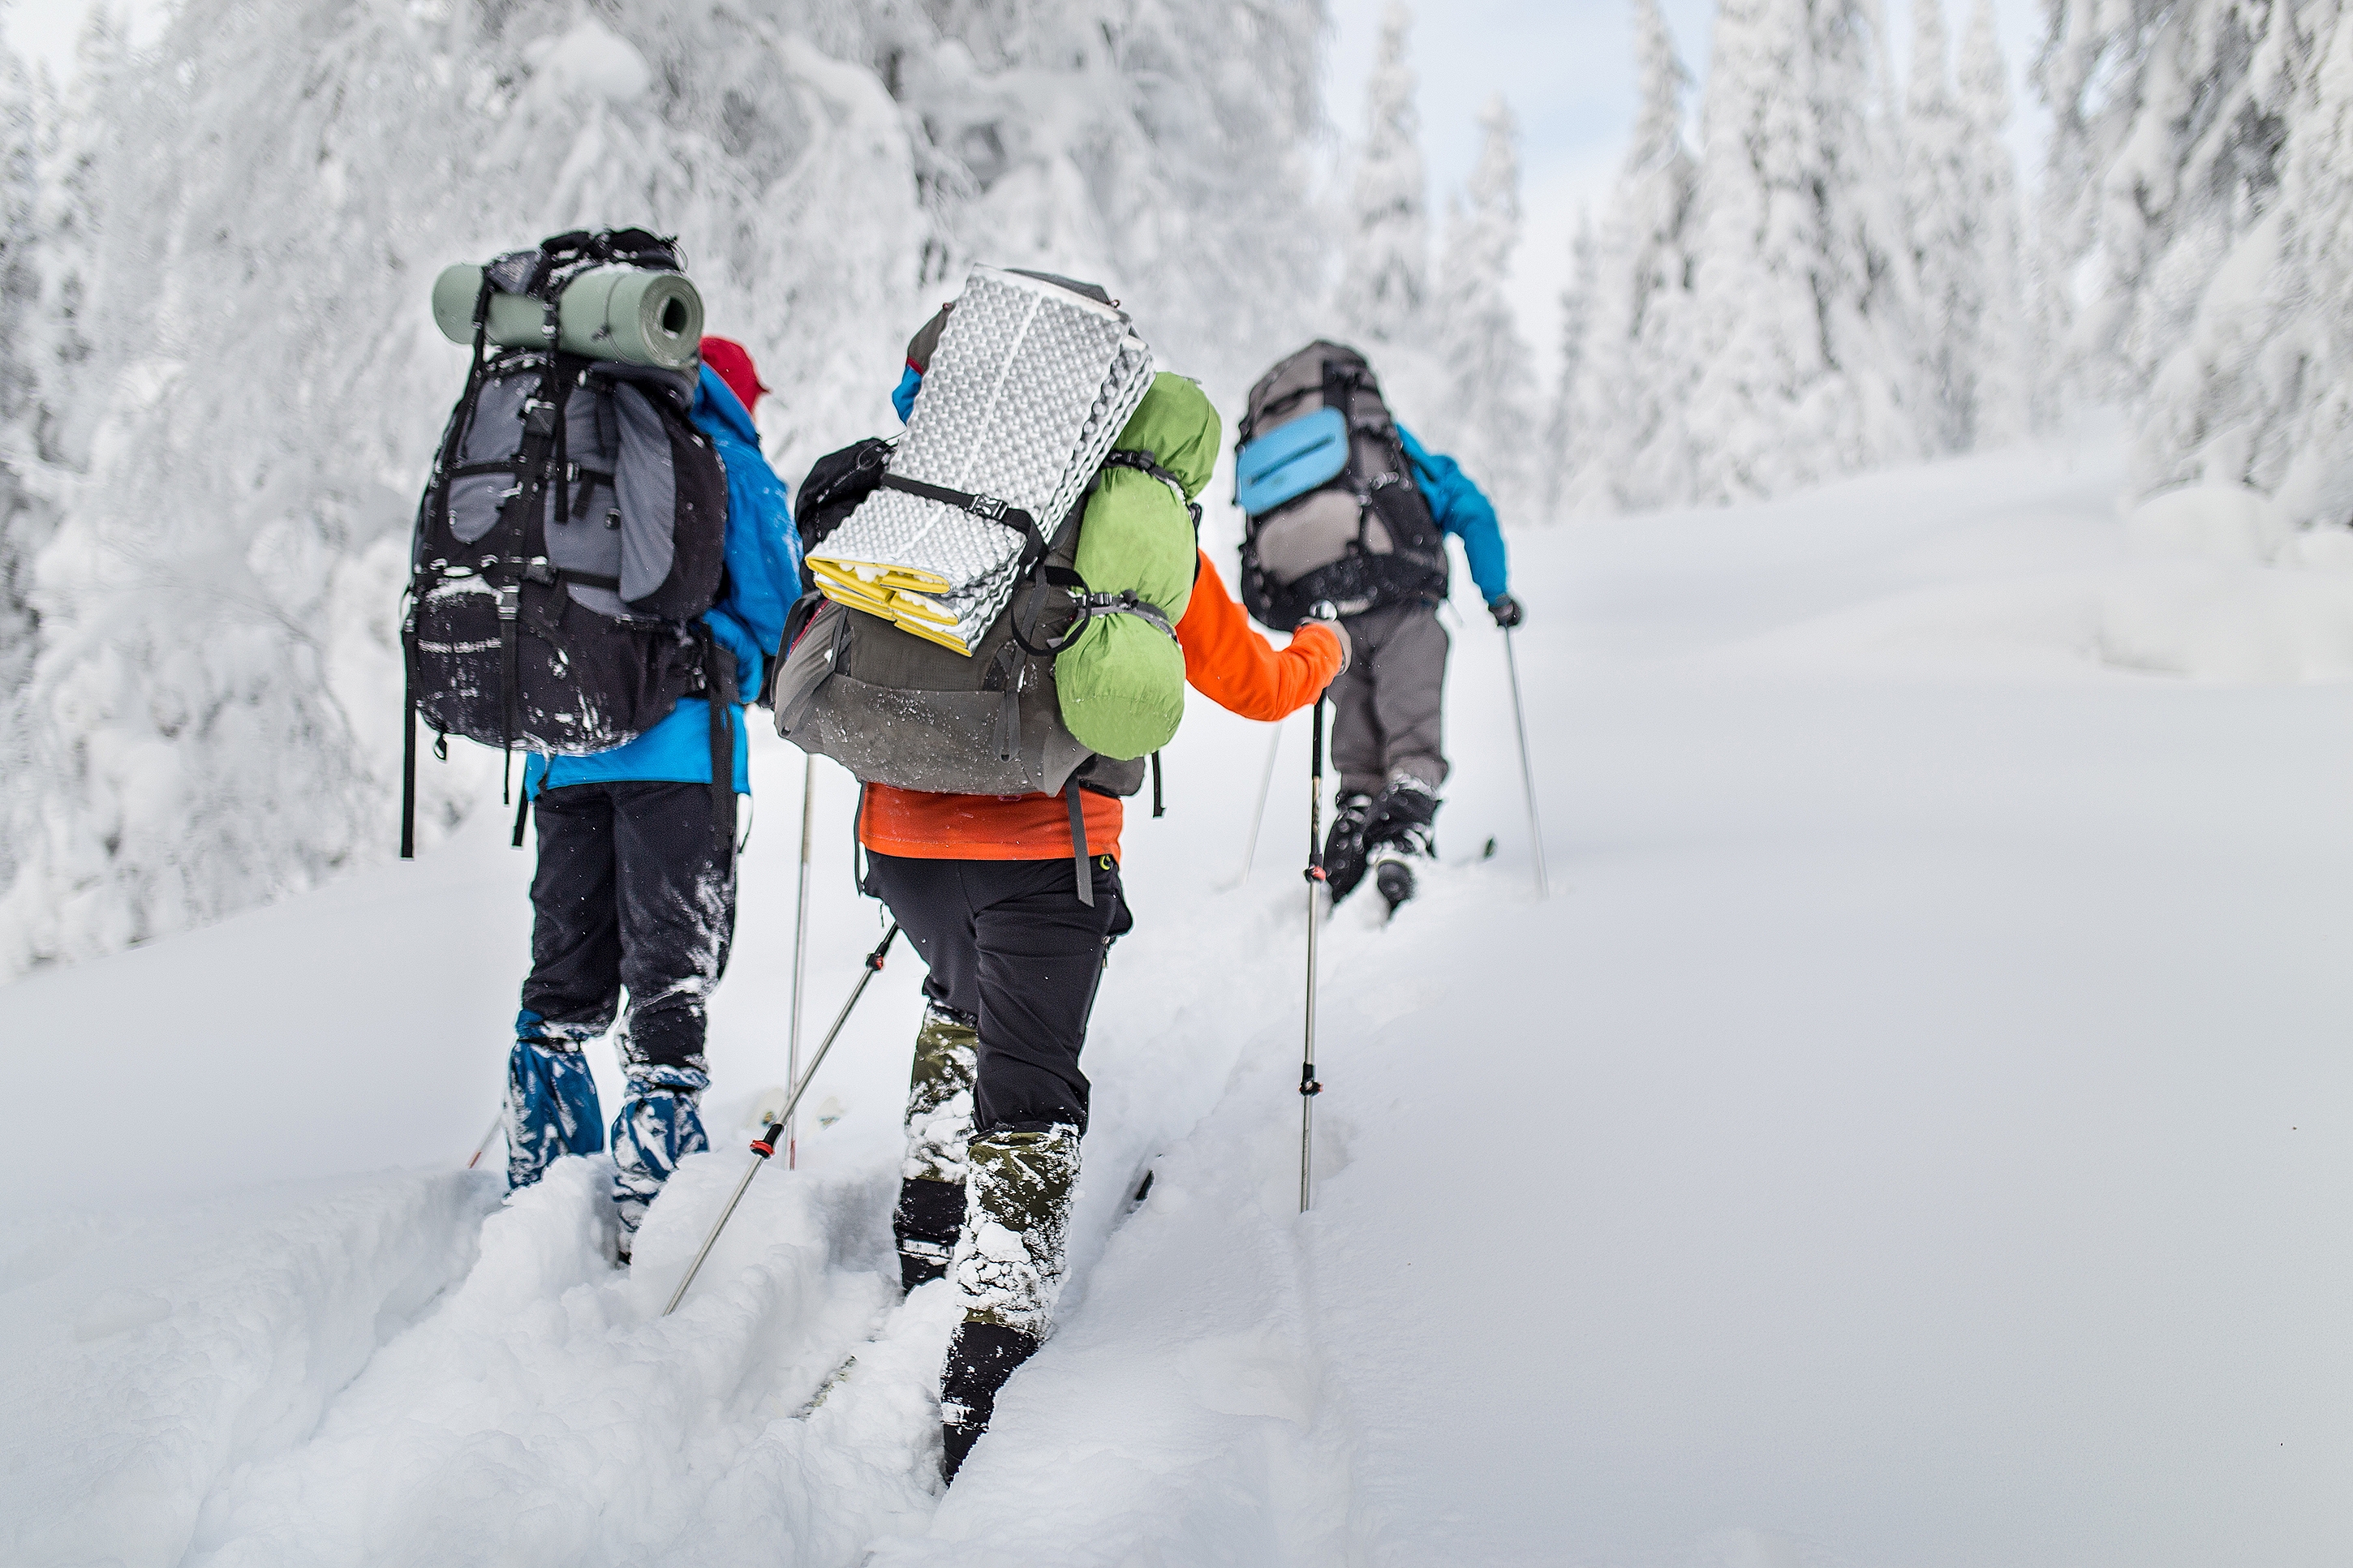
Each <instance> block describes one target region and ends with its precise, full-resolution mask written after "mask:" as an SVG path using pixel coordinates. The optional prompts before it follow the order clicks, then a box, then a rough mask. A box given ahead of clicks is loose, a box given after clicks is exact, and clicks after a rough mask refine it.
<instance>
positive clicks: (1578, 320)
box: [1542, 210, 1599, 521]
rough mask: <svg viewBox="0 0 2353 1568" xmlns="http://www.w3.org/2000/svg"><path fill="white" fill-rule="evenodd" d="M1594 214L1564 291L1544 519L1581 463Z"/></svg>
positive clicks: (1581, 226)
mask: <svg viewBox="0 0 2353 1568" xmlns="http://www.w3.org/2000/svg"><path fill="white" fill-rule="evenodd" d="M1597 244H1598V241H1597V240H1596V239H1595V237H1594V232H1593V215H1592V214H1591V213H1589V212H1586V211H1583V210H1579V212H1578V213H1577V237H1576V238H1574V239H1573V240H1571V241H1570V242H1569V247H1568V287H1567V288H1566V289H1562V290H1561V291H1560V382H1559V384H1558V385H1557V386H1556V388H1555V389H1554V392H1553V400H1552V416H1551V417H1550V418H1549V419H1548V420H1546V423H1545V438H1544V447H1543V452H1542V456H1543V459H1544V489H1545V496H1544V500H1545V516H1546V518H1548V519H1552V520H1555V521H1557V520H1558V519H1559V517H1560V515H1561V513H1562V511H1563V510H1564V509H1563V506H1562V502H1563V500H1565V498H1566V497H1567V491H1568V481H1569V475H1570V473H1571V471H1572V470H1573V469H1574V468H1575V466H1576V462H1577V437H1578V434H1579V431H1578V427H1577V396H1578V394H1579V393H1580V392H1581V391H1582V390H1583V385H1584V374H1585V349H1586V342H1587V341H1588V338H1589V337H1590V335H1591V333H1592V331H1593V303H1594V300H1593V297H1594V291H1595V289H1597V288H1598V287H1599V279H1598V278H1597V276H1596V274H1595V265H1596V254H1595V252H1596V246H1597Z"/></svg>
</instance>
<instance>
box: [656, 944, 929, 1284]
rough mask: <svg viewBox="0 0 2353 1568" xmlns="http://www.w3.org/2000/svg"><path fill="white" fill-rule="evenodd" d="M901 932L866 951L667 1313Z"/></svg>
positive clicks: (731, 1215) (771, 1151) (715, 1242)
mask: <svg viewBox="0 0 2353 1568" xmlns="http://www.w3.org/2000/svg"><path fill="white" fill-rule="evenodd" d="M898 936H899V927H898V924H897V922H896V921H893V922H892V926H891V929H890V930H889V931H884V932H883V933H882V940H881V942H877V943H875V944H874V951H873V952H870V953H868V954H867V955H866V973H863V974H861V975H860V976H859V977H858V984H857V985H856V987H854V988H853V989H852V990H851V991H850V993H849V1001H847V1002H844V1003H843V1004H842V1005H841V1011H840V1012H839V1013H837V1014H835V1015H834V1017H833V1027H832V1028H830V1029H828V1030H827V1031H826V1032H825V1038H824V1039H822V1040H820V1041H818V1047H817V1055H816V1056H814V1057H812V1058H809V1065H808V1071H807V1072H805V1073H803V1074H802V1075H801V1076H800V1077H799V1078H798V1079H795V1080H794V1082H793V1092H792V1094H791V1095H790V1096H789V1097H788V1098H786V1100H785V1108H784V1109H783V1110H779V1111H778V1112H776V1120H775V1121H771V1122H769V1123H768V1127H767V1131H765V1132H762V1133H761V1134H760V1135H759V1136H758V1137H757V1138H754V1139H753V1140H752V1153H753V1156H754V1158H753V1161H752V1163H750V1164H749V1165H747V1166H745V1167H744V1179H743V1180H742V1181H740V1182H738V1183H736V1184H735V1193H734V1195H733V1196H732V1197H730V1198H729V1199H728V1200H727V1206H726V1207H725V1208H723V1209H722V1210H720V1211H719V1223H718V1224H717V1225H714V1226H712V1227H711V1234H710V1235H709V1236H706V1237H703V1238H702V1251H700V1252H698V1253H696V1254H695V1255H694V1261H693V1262H692V1263H690V1264H689V1265H687V1268H686V1278H685V1279H681V1280H680V1281H679V1282H678V1289H675V1290H673V1291H671V1292H670V1305H669V1306H667V1307H664V1308H663V1309H662V1310H661V1315H662V1316H663V1317H665V1318H667V1317H669V1316H670V1314H671V1313H672V1312H675V1311H677V1310H678V1304H679V1303H680V1302H681V1301H683V1300H686V1288H687V1287H688V1286H690V1285H691V1284H693V1283H694V1277H695V1276H696V1275H697V1274H700V1273H702V1260H703V1259H704V1258H708V1257H710V1256H711V1249H712V1247H715V1246H717V1245H718V1243H719V1233H720V1232H721V1231H723V1230H725V1229H726V1228H727V1222H728V1221H729V1220H731V1219H733V1218H734V1217H735V1205H737V1204H740V1203H742V1202H743V1201H744V1189H746V1188H748V1187H749V1186H751V1184H752V1178H753V1177H754V1176H756V1175H758V1174H759V1173H760V1167H761V1166H762V1165H765V1164H766V1163H768V1156H769V1155H771V1154H774V1153H775V1152H776V1140H777V1137H778V1135H779V1134H780V1133H782V1132H783V1131H784V1129H785V1124H786V1122H787V1121H791V1120H792V1115H793V1108H794V1107H795V1106H797V1105H798V1104H800V1102H801V1094H802V1092H803V1091H804V1090H806V1089H807V1088H808V1086H809V1079H813V1078H815V1077H816V1076H817V1069H818V1068H821V1067H823V1066H824V1065H825V1053H826V1052H828V1051H829V1050H831V1049H833V1041H834V1037H835V1036H837V1035H839V1034H840V1033H841V1026H843V1025H844V1024H847V1023H848V1022H849V1010H850V1009H851V1008H853V1007H855V1006H857V1005H858V999H859V998H860V996H863V995H865V994H866V983H867V982H868V981H870V980H871V979H873V978H874V977H875V976H876V975H878V974H880V973H882V956H883V954H885V953H887V952H890V951H891V944H892V942H895V941H897V940H898Z"/></svg>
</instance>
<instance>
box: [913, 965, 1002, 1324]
mask: <svg viewBox="0 0 2353 1568" xmlns="http://www.w3.org/2000/svg"><path fill="white" fill-rule="evenodd" d="M979 1049H980V1031H979V1030H978V1029H977V1028H976V1026H975V1025H974V1022H973V1019H972V1018H971V1017H970V1016H968V1015H966V1014H963V1013H959V1012H956V1011H955V1009H954V1008H950V1007H943V1006H941V1005H939V1004H938V1003H936V1002H933V1003H930V1004H929V1005H926V1006H925V1007H924V1009H923V1026H922V1027H921V1028H919V1029H918V1030H916V1032H915V1068H914V1072H913V1076H912V1079H911V1081H910V1083H909V1085H908V1089H907V1157H906V1160H905V1162H904V1163H902V1165H901V1167H900V1172H899V1175H900V1181H899V1206H898V1209H897V1210H896V1211H895V1212H894V1213H893V1214H892V1216H891V1229H892V1234H893V1235H895V1236H896V1237H898V1239H899V1283H900V1285H901V1286H902V1288H904V1289H908V1290H913V1289H914V1288H915V1287H916V1286H918V1285H926V1284H929V1283H930V1282H931V1281H933V1280H934V1279H938V1278H940V1276H942V1275H943V1274H945V1273H946V1272H947V1271H948V1260H949V1259H950V1258H953V1257H954V1256H955V1244H956V1237H958V1236H960V1235H962V1234H963V1232H964V1204H965V1195H964V1173H965V1143H966V1142H968V1141H969V1140H970V1139H971V1137H972V1085H973V1078H974V1075H975V1073H976V1071H977V1060H978V1056H979Z"/></svg>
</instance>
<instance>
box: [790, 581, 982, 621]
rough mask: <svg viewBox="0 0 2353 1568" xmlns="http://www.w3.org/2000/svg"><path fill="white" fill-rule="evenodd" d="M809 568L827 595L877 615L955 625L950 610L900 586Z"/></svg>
mask: <svg viewBox="0 0 2353 1568" xmlns="http://www.w3.org/2000/svg"><path fill="white" fill-rule="evenodd" d="M811 572H812V574H814V575H815V576H816V578H817V580H818V587H819V588H820V589H822V590H824V592H825V595H826V597H828V598H829V599H839V600H840V601H841V602H842V603H843V604H845V605H849V604H854V605H859V606H860V608H862V609H871V610H873V611H874V613H875V614H877V615H889V616H913V617H914V618H915V619H917V620H921V621H929V622H930V623H931V624H932V625H934V626H954V625H955V619H956V618H955V616H954V615H953V614H952V613H950V612H949V611H947V610H945V609H944V608H942V607H941V606H940V605H938V604H936V603H934V601H932V600H930V599H927V598H924V597H923V596H922V595H917V594H910V593H908V592H906V591H904V590H903V589H898V588H883V587H878V586H876V585H875V584H871V583H868V582H864V581H862V580H861V579H859V578H856V577H844V576H842V575H841V574H839V573H835V572H828V571H827V570H825V569H824V568H823V567H821V566H819V567H812V568H811Z"/></svg>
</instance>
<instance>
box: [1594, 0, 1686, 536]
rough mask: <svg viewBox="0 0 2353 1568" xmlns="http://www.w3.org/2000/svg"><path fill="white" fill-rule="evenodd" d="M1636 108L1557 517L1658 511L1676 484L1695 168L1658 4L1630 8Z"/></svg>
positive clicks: (1606, 239) (1600, 246)
mask: <svg viewBox="0 0 2353 1568" xmlns="http://www.w3.org/2000/svg"><path fill="white" fill-rule="evenodd" d="M1634 59H1635V70H1636V74H1637V75H1638V77H1639V78H1640V79H1641V90H1642V103H1641V110H1640V112H1639V114H1638V115H1637V116H1636V119H1635V121H1634V132H1633V137H1632V141H1631V142H1630V145H1629V146H1628V147H1627V150H1626V161H1625V163H1624V164H1623V165H1622V166H1621V167H1620V170H1619V174H1618V181H1617V184H1616V185H1615V186H1614V187H1613V188H1612V189H1611V192H1610V195H1609V207H1608V208H1607V210H1606V213H1605V216H1604V217H1603V219H1602V225H1601V230H1600V233H1599V237H1597V239H1596V242H1595V254H1594V261H1593V276H1594V282H1593V290H1592V305H1591V308H1590V310H1589V320H1588V325H1587V328H1586V334H1585V347H1584V350H1583V352H1582V353H1581V354H1580V355H1579V357H1578V378H1577V408H1576V414H1575V416H1574V417H1573V419H1572V420H1571V422H1570V423H1571V427H1572V429H1573V431H1574V433H1575V439H1574V441H1573V442H1572V444H1571V450H1570V453H1569V458H1570V460H1569V462H1568V463H1567V467H1566V471H1565V474H1564V483H1563V487H1562V490H1561V498H1560V504H1561V506H1562V508H1563V509H1565V510H1579V509H1584V508H1594V509H1602V510H1616V509H1618V508H1620V507H1636V506H1646V505H1657V504H1659V503H1661V502H1663V501H1666V500H1672V499H1674V498H1675V497H1676V496H1678V495H1679V494H1680V493H1681V491H1682V488H1683V467H1684V458H1685V455H1684V451H1683V435H1682V429H1683V426H1682V418H1681V416H1682V406H1683V395H1684V394H1685V392H1686V391H1687V389H1688V386H1689V383H1690V379H1691V377H1692V376H1693V375H1694V374H1696V371H1697V363H1696V360H1695V358H1694V356H1693V355H1691V353H1689V352H1688V350H1687V348H1686V347H1685V345H1684V344H1683V343H1682V342H1680V341H1679V340H1680V335H1681V333H1682V331H1683V328H1684V326H1686V325H1687V324H1688V316H1689V311H1688V305H1689V302H1690V298H1691V285H1692V255H1691V241H1692V237H1693V236H1692V223H1693V219H1692V202H1693V196H1694V189H1695V184H1696V180H1697V170H1696V168H1695V166H1694V163H1693V162H1692V155H1691V151H1690V149H1689V148H1688V147H1686V146H1685V145H1684V142H1683V92H1684V89H1686V88H1687V87H1689V86H1690V84H1691V73H1690V72H1689V71H1688V70H1686V69H1685V68H1683V61H1682V60H1681V59H1680V58H1677V57H1676V54H1675V46H1674V37H1673V35H1672V34H1671V33H1669V32H1668V30H1667V23H1666V17H1665V16H1663V15H1662V14H1661V12H1660V9H1659V5H1658V0H1634Z"/></svg>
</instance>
